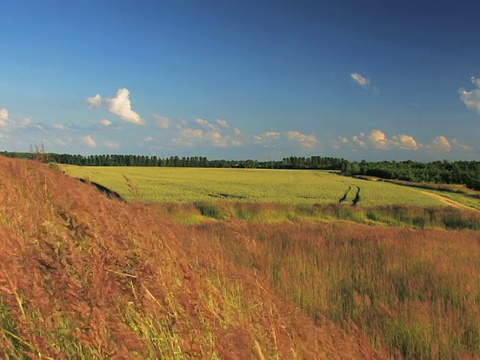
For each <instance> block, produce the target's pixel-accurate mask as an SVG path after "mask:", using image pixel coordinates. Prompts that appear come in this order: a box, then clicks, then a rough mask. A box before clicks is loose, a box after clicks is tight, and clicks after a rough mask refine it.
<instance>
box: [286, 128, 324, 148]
mask: <svg viewBox="0 0 480 360" xmlns="http://www.w3.org/2000/svg"><path fill="white" fill-rule="evenodd" d="M285 135H286V137H287V138H288V139H290V140H295V141H298V142H299V143H300V144H301V145H302V146H304V147H306V148H313V147H314V146H315V144H316V143H317V137H316V136H315V135H305V134H302V133H301V132H299V131H287V132H286V133H285Z"/></svg>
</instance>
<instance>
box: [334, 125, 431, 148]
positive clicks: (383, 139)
mask: <svg viewBox="0 0 480 360" xmlns="http://www.w3.org/2000/svg"><path fill="white" fill-rule="evenodd" d="M339 139H340V143H341V144H345V145H349V142H348V139H347V138H344V137H340V138H339ZM352 144H356V145H357V146H360V147H363V148H367V147H368V148H373V149H379V150H387V149H401V150H420V149H421V148H422V147H423V145H422V144H421V143H419V142H418V141H417V140H416V139H415V138H414V137H413V136H410V135H405V134H398V135H394V136H392V137H391V138H389V137H388V136H387V135H386V134H385V133H384V132H383V131H381V130H378V129H374V130H372V131H371V132H370V134H368V135H366V134H365V133H363V132H361V133H360V134H359V135H355V136H352Z"/></svg>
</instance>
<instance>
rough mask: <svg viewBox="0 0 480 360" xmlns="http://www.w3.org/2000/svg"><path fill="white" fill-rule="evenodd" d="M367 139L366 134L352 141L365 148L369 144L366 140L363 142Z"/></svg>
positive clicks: (355, 137)
mask: <svg viewBox="0 0 480 360" xmlns="http://www.w3.org/2000/svg"><path fill="white" fill-rule="evenodd" d="M364 137H365V134H363V133H360V136H357V135H355V136H352V141H353V142H354V143H356V144H358V145H359V146H360V147H365V146H366V145H367V144H366V143H365V141H364V140H362V139H363V138H364Z"/></svg>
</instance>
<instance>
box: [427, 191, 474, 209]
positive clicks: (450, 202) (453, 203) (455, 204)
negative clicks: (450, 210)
mask: <svg viewBox="0 0 480 360" xmlns="http://www.w3.org/2000/svg"><path fill="white" fill-rule="evenodd" d="M422 193H424V194H425V195H428V196H431V197H433V198H435V199H437V200H439V201H441V202H443V203H444V204H446V205H448V206H453V207H454V208H457V209H466V210H472V211H476V212H480V210H478V209H475V208H473V207H470V206H467V205H464V204H462V203H460V202H458V201H455V200H452V199H448V198H446V197H443V196H441V195H438V194H434V193H431V192H428V191H422Z"/></svg>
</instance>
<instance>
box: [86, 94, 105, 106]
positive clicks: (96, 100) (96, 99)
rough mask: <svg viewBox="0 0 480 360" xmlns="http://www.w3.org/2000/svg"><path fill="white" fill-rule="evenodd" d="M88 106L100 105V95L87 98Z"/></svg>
mask: <svg viewBox="0 0 480 360" xmlns="http://www.w3.org/2000/svg"><path fill="white" fill-rule="evenodd" d="M87 102H88V108H89V109H93V108H95V107H100V106H101V105H102V97H101V96H100V95H99V94H97V95H95V96H92V97H89V98H87Z"/></svg>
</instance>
